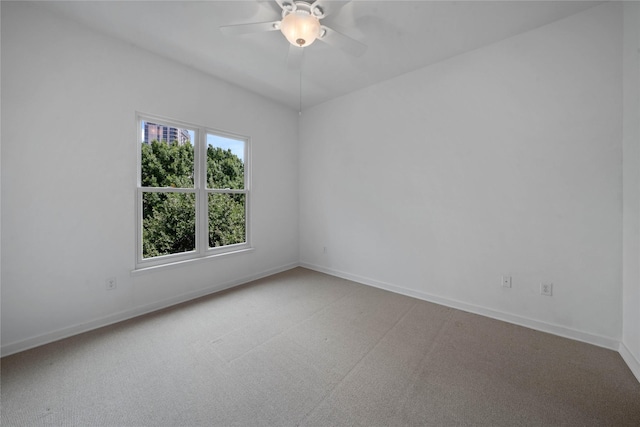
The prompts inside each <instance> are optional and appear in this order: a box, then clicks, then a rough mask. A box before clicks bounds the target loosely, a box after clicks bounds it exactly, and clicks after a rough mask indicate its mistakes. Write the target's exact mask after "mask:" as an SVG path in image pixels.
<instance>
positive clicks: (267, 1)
mask: <svg viewBox="0 0 640 427" xmlns="http://www.w3.org/2000/svg"><path fill="white" fill-rule="evenodd" d="M256 1H257V2H258V3H260V4H261V5H264V6H265V7H268V8H269V9H271V10H273V11H274V12H276V13H278V14H282V6H280V2H279V1H273V0H256Z"/></svg>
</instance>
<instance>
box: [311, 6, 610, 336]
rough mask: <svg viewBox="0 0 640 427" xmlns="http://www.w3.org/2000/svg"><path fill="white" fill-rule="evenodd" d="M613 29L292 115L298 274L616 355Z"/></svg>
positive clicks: (589, 26) (492, 56)
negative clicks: (348, 282) (296, 136)
mask: <svg viewBox="0 0 640 427" xmlns="http://www.w3.org/2000/svg"><path fill="white" fill-rule="evenodd" d="M621 28H622V6H621V5H620V4H606V5H603V6H598V7H596V8H592V9H589V10H587V11H585V12H583V13H581V14H578V15H575V16H572V17H569V18H567V19H564V20H562V21H558V22H556V23H553V24H550V25H547V26H544V27H541V28H539V29H536V30H534V31H531V32H528V33H525V34H522V35H519V36H516V37H513V38H510V39H507V40H504V41H502V42H499V43H496V44H494V45H491V46H488V47H484V48H481V49H478V50H476V51H473V52H470V53H467V54H464V55H461V56H457V57H455V58H452V59H450V60H447V61H444V62H441V63H438V64H436V65H433V66H430V67H427V68H424V69H421V70H418V71H415V72H412V73H409V74H406V75H404V76H401V77H398V78H395V79H392V80H390V81H387V82H384V83H381V84H378V85H375V86H372V87H369V88H367V89H364V90H362V91H359V92H356V93H353V94H350V95H347V96H344V97H342V98H339V99H336V100H333V101H329V102H327V103H325V104H322V105H320V106H317V107H315V108H313V109H310V110H308V111H305V112H304V113H303V116H302V119H301V125H300V139H301V142H300V170H301V171H304V173H303V174H301V181H300V230H301V236H300V242H301V243H300V259H301V262H302V263H303V265H305V266H308V267H311V268H315V269H318V270H321V271H326V272H331V273H333V274H337V275H341V276H344V277H348V278H351V279H355V280H359V281H361V282H364V283H369V284H372V285H376V286H381V287H386V288H388V289H392V290H395V291H399V292H404V293H407V294H410V295H414V296H418V297H422V298H426V299H430V300H433V301H436V302H440V303H444V304H449V305H452V306H456V307H460V308H463V309H467V310H471V311H475V312H479V313H482V314H486V315H489V316H494V317H497V318H502V319H505V320H509V321H512V322H515V323H520V324H524V325H527V326H531V327H534V328H538V329H542V330H548V331H551V332H554V333H557V334H560V335H566V336H570V337H572V338H576V339H582V340H585V341H589V342H592V343H596V344H599V345H603V346H607V347H610V348H617V343H618V341H619V339H620V337H621V330H622V319H621V317H622V316H621V310H622V307H621V305H622V302H621V301H622V287H621V282H622V277H621V275H622V274H621V262H620V260H621V259H622V254H621V248H622V239H621V231H622V224H621V218H622V212H621V205H622V197H621V196H622V195H621V182H622V176H621V175H622V170H621V164H622V145H621V140H622V131H621V129H622V120H621V118H622V95H621V92H622V91H621V75H622V57H621V48H620V47H621V43H622V31H621ZM390 60H393V58H390ZM324 247H326V248H327V253H326V254H325V253H323V248H324ZM503 274H509V275H511V276H513V287H512V288H511V289H504V288H502V287H501V286H500V285H501V276H502V275H503ZM547 281H548V282H552V283H553V285H554V288H553V291H554V295H553V297H544V296H541V295H539V285H540V283H541V282H547Z"/></svg>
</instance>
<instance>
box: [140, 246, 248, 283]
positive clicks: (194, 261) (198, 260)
mask: <svg viewBox="0 0 640 427" xmlns="http://www.w3.org/2000/svg"><path fill="white" fill-rule="evenodd" d="M254 250H255V249H254V248H244V249H238V250H237V251H231V252H223V253H219V254H212V255H208V256H204V257H199V258H191V259H185V260H181V261H174V262H168V263H166V264H160V265H152V266H149V267H139V268H136V269H134V270H131V272H130V274H131V276H139V275H142V274H147V273H154V272H159V271H164V270H168V269H171V268H179V267H186V266H187V265H193V264H199V263H202V262H206V261H211V260H212V259H215V258H221V257H227V256H232V255H239V254H245V253H248V252H253V251H254Z"/></svg>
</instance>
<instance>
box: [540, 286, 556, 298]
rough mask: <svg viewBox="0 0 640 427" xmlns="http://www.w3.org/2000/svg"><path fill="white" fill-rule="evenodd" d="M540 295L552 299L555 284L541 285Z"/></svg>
mask: <svg viewBox="0 0 640 427" xmlns="http://www.w3.org/2000/svg"><path fill="white" fill-rule="evenodd" d="M540 295H544V296H547V297H550V296H552V295H553V283H540Z"/></svg>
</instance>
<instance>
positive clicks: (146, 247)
mask: <svg viewBox="0 0 640 427" xmlns="http://www.w3.org/2000/svg"><path fill="white" fill-rule="evenodd" d="M195 248H196V195H195V194H194V193H143V194H142V256H143V258H151V257H155V256H159V255H169V254H176V253H182V252H189V251H193V250H195Z"/></svg>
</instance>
